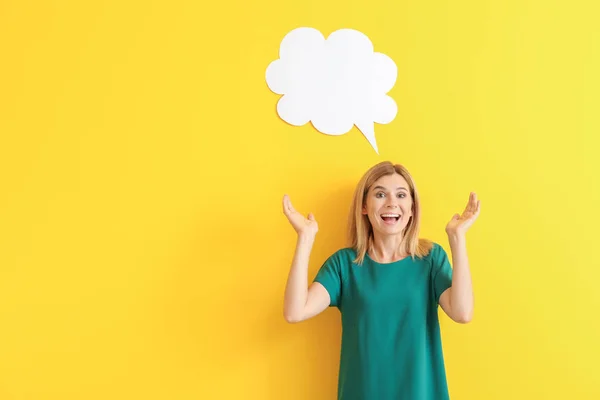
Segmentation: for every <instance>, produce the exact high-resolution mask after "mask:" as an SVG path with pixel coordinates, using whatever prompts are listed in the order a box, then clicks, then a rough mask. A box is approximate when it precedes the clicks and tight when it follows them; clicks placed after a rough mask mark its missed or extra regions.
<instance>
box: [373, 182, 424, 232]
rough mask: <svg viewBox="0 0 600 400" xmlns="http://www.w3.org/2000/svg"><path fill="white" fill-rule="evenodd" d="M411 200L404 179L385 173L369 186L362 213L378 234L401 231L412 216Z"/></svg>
mask: <svg viewBox="0 0 600 400" xmlns="http://www.w3.org/2000/svg"><path fill="white" fill-rule="evenodd" d="M412 205H413V200H412V198H411V195H410V188H409V186H408V183H407V182H406V180H405V179H404V178H403V177H402V176H401V175H399V174H392V175H385V176H382V177H381V178H379V179H378V180H377V181H375V183H373V185H372V186H371V187H370V188H369V191H368V192H367V194H366V196H365V205H364V206H363V210H362V213H363V215H367V216H368V217H369V221H370V222H371V226H372V227H373V231H374V232H376V233H379V234H380V235H396V234H400V233H402V231H403V230H404V228H406V225H407V224H408V221H409V219H410V217H411V216H412Z"/></svg>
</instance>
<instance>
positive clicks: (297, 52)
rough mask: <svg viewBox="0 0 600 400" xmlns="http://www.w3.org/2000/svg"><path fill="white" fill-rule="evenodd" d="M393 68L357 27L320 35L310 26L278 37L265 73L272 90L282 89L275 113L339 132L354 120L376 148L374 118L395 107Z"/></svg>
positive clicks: (387, 117)
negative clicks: (276, 55) (275, 54)
mask: <svg viewBox="0 0 600 400" xmlns="http://www.w3.org/2000/svg"><path fill="white" fill-rule="evenodd" d="M397 74H398V69H397V67H396V64H395V63H394V61H393V60H392V59H391V58H390V57H388V56H386V55H385V54H382V53H376V52H374V50H373V44H372V43H371V41H370V40H369V38H368V37H367V36H366V35H365V34H363V33H361V32H359V31H356V30H353V29H340V30H337V31H335V32H333V33H332V34H331V35H329V37H328V38H327V39H325V37H324V36H323V35H322V34H321V32H319V31H318V30H316V29H314V28H297V29H294V30H292V31H291V32H289V33H288V34H287V35H285V37H284V38H283V40H282V41H281V44H280V48H279V59H278V60H275V61H273V62H271V63H270V64H269V66H268V67H267V71H266V79H267V85H268V86H269V89H271V91H273V92H274V93H277V94H281V95H283V97H281V98H280V99H279V102H278V103H277V113H278V114H279V116H280V117H281V119H283V120H284V121H286V122H287V123H289V124H291V125H294V126H302V125H304V124H306V123H308V122H311V123H312V125H313V126H314V127H315V128H316V129H317V130H318V131H320V132H322V133H325V134H328V135H343V134H345V133H347V132H348V131H350V130H351V129H352V127H353V126H354V125H356V127H357V128H358V129H359V130H360V131H361V132H362V133H363V135H365V137H366V138H367V140H368V141H369V143H370V144H371V146H373V148H374V149H375V152H377V154H379V150H378V148H377V142H376V140H375V126H374V124H375V123H378V124H388V123H390V122H392V121H393V120H394V118H395V117H396V113H397V112H398V108H397V106H396V103H395V102H394V100H393V99H392V98H391V97H390V96H388V95H387V93H388V92H389V91H390V90H391V89H392V88H393V87H394V84H395V83H396V77H397Z"/></svg>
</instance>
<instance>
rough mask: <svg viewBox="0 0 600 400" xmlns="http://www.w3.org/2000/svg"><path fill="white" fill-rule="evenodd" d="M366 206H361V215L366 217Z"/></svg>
mask: <svg viewBox="0 0 600 400" xmlns="http://www.w3.org/2000/svg"><path fill="white" fill-rule="evenodd" d="M367 214H368V213H367V206H363V208H362V215H367Z"/></svg>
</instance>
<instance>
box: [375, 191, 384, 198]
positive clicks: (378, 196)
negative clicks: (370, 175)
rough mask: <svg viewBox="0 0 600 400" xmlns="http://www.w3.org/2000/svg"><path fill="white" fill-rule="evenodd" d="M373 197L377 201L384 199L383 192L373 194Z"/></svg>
mask: <svg viewBox="0 0 600 400" xmlns="http://www.w3.org/2000/svg"><path fill="white" fill-rule="evenodd" d="M375 197H377V198H378V199H381V198H383V197H385V194H384V193H383V192H377V193H375Z"/></svg>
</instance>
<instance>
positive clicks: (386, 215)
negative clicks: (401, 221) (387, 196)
mask: <svg viewBox="0 0 600 400" xmlns="http://www.w3.org/2000/svg"><path fill="white" fill-rule="evenodd" d="M381 216H382V217H393V218H398V217H399V216H400V215H398V214H381Z"/></svg>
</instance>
